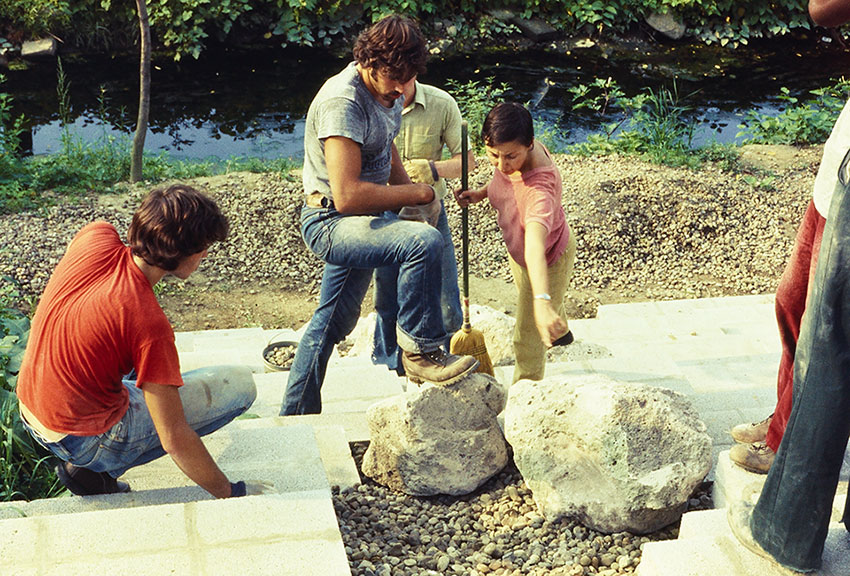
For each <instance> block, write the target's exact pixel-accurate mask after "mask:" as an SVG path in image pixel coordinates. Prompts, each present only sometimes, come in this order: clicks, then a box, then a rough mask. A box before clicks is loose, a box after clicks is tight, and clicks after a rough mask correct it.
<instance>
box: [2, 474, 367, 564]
mask: <svg viewBox="0 0 850 576" xmlns="http://www.w3.org/2000/svg"><path fill="white" fill-rule="evenodd" d="M95 544H96V546H97V552H96V553H95V552H93V546H94V545H95ZM0 566H3V574H4V575H5V576H24V575H27V576H33V575H36V574H38V575H42V574H43V575H49V576H53V575H57V576H58V575H60V574H134V575H137V576H149V575H150V576H153V575H160V574H204V575H210V576H213V575H222V576H231V575H233V574H251V575H252V576H255V575H256V576H264V575H269V576H271V575H274V576H279V575H293V576H295V575H298V576H301V575H303V574H322V575H328V576H337V575H339V576H343V575H345V576H349V575H350V574H351V571H350V569H349V566H348V560H347V557H346V554H345V549H344V546H343V543H342V538H341V536H340V533H339V525H338V524H337V521H336V515H335V513H334V509H333V504H332V502H331V499H330V495H329V494H328V493H326V492H325V491H323V490H319V491H314V492H301V493H295V494H288V495H263V496H251V497H246V498H233V499H227V500H213V501H201V502H191V503H179V504H165V505H161V506H147V507H141V508H130V509H120V510H99V511H91V512H81V513H77V514H71V515H65V516H41V517H32V518H17V519H7V520H0Z"/></svg>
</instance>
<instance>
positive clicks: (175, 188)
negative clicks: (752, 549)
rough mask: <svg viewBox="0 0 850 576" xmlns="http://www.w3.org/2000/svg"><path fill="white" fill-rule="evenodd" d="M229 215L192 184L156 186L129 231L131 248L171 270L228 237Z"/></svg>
mask: <svg viewBox="0 0 850 576" xmlns="http://www.w3.org/2000/svg"><path fill="white" fill-rule="evenodd" d="M228 230H229V225H228V222H227V217H225V216H224V214H222V213H221V210H219V207H218V205H217V204H216V203H215V201H213V200H212V199H211V198H209V197H208V196H205V195H204V194H202V193H200V192H198V191H197V190H195V189H194V188H192V187H190V186H186V185H183V184H174V185H172V186H169V187H168V188H157V189H155V190H151V192H150V193H149V194H148V195H147V196H146V197H145V199H144V200H143V201H142V205H141V206H139V209H138V210H136V213H135V214H134V215H133V221H132V223H131V224H130V229H129V230H128V232H127V237H128V240H129V243H130V248H131V249H132V251H133V254H134V255H135V256H138V257H139V258H141V259H142V260H144V261H145V262H147V263H148V264H150V265H151V266H157V267H159V268H162V269H163V270H166V271H168V272H171V271H173V270H176V269H177V267H178V266H179V265H180V261H181V260H182V259H183V258H185V257H187V256H191V255H192V254H197V253H198V252H203V251H204V250H206V249H207V248H209V247H210V245H211V244H212V243H213V242H222V241H223V240H224V239H225V238H227V232H228Z"/></svg>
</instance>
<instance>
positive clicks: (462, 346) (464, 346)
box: [449, 120, 495, 376]
mask: <svg viewBox="0 0 850 576" xmlns="http://www.w3.org/2000/svg"><path fill="white" fill-rule="evenodd" d="M468 132H469V127H468V126H467V123H466V121H465V120H464V121H463V123H461V128H460V141H461V142H460V145H461V173H460V178H461V188H462V189H463V190H466V189H467V188H468V187H469V175H468V174H467V172H468V171H469V152H468V148H469V142H468V140H467V135H468ZM461 230H462V237H463V252H462V254H463V326H461V328H460V330H458V331H457V332H455V334H454V336H452V340H451V344H450V345H449V351H450V352H451V353H452V354H459V355H469V356H472V357H474V358H475V359H476V360H478V362H479V365H478V370H477V372H481V373H482V374H489V375H490V376H495V374H494V373H493V362H492V361H491V360H490V355H489V354H487V345H486V344H485V343H484V334H482V333H481V331H480V330H474V329H473V328H472V325H471V324H470V323H469V214H468V210H467V207H466V206H463V207H462V208H461Z"/></svg>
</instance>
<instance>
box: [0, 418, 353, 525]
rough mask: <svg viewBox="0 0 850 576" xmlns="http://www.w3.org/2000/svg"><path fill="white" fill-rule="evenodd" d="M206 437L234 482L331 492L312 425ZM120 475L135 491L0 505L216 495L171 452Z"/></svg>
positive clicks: (11, 508)
mask: <svg viewBox="0 0 850 576" xmlns="http://www.w3.org/2000/svg"><path fill="white" fill-rule="evenodd" d="M203 441H204V444H205V445H206V446H207V449H208V450H209V452H210V454H211V455H212V456H213V459H215V460H216V462H217V463H218V465H219V467H220V468H221V469H222V471H223V472H224V473H225V474H226V475H227V476H228V477H229V478H231V479H232V480H233V481H236V480H245V481H254V482H259V481H263V482H268V483H270V484H272V485H273V486H274V490H275V491H276V492H278V493H298V492H315V491H324V492H326V493H328V494H330V484H329V483H328V478H327V475H326V472H325V467H324V463H323V461H322V456H321V454H320V451H319V447H318V444H317V439H316V436H315V434H314V431H313V428H312V427H311V426H310V425H308V424H306V423H296V424H294V425H292V426H287V427H280V426H274V425H271V424H266V425H260V424H255V425H254V426H253V428H252V429H250V430H241V429H239V428H238V427H236V426H233V425H228V426H225V427H224V428H222V429H221V430H218V431H216V432H214V433H213V434H210V435H208V436H205V437H204V438H203ZM338 453H339V451H338V450H337V454H338ZM352 465H353V462H352ZM335 466H342V464H335ZM345 478H350V473H349V474H348V475H347V476H342V479H345ZM121 479H122V480H124V481H126V482H129V484H130V487H131V490H132V491H131V492H129V493H127V494H108V495H101V496H89V497H85V498H80V497H73V496H72V497H67V498H48V499H42V500H34V501H32V502H4V503H0V518H16V517H20V516H22V515H26V516H42V515H58V514H74V513H79V512H85V511H92V510H105V509H112V508H130V507H142V506H154V505H159V504H173V503H185V502H193V501H201V500H211V499H212V496H211V495H210V494H209V493H207V492H206V491H205V490H204V489H202V488H201V487H199V486H197V485H196V484H195V483H194V482H192V481H191V480H189V478H188V477H186V475H185V474H183V472H182V471H181V470H180V469H179V468H177V466H176V465H175V464H174V461H173V460H172V459H171V458H169V457H168V456H163V457H162V458H159V459H157V460H154V461H153V462H149V463H148V464H145V465H143V466H139V467H136V468H132V469H130V470H129V471H128V472H127V473H126V474H124V475H123V476H122V477H121ZM341 481H342V480H341Z"/></svg>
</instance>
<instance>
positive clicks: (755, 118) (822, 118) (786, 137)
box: [738, 78, 850, 145]
mask: <svg viewBox="0 0 850 576" xmlns="http://www.w3.org/2000/svg"><path fill="white" fill-rule="evenodd" d="M809 94H811V98H808V99H806V100H805V101H803V102H800V101H799V99H798V98H795V97H793V96H791V93H790V90H788V88H784V87H783V88H782V89H781V94H780V95H779V100H780V101H782V102H785V103H786V104H785V107H784V108H783V109H782V111H781V112H780V113H779V114H778V115H775V116H771V115H768V114H766V113H764V112H761V111H749V112H747V114H746V115H745V116H744V121H743V123H742V124H740V125H739V126H738V128H739V129H740V130H741V131H740V132H739V133H738V137H742V136H743V137H745V138H746V139H748V140H749V141H751V142H755V143H759V144H796V145H802V144H819V143H822V142H824V141H825V140H826V139H827V138H828V137H829V134H830V132H832V127H833V126H834V125H835V121H836V119H837V118H838V115H839V114H840V113H841V109H842V108H843V107H844V104H845V103H846V102H847V99H848V97H850V81H848V80H846V79H844V78H841V79H839V80H837V81H835V82H834V83H833V84H832V85H831V86H827V87H825V88H818V89H816V90H811V91H810V92H809Z"/></svg>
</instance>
